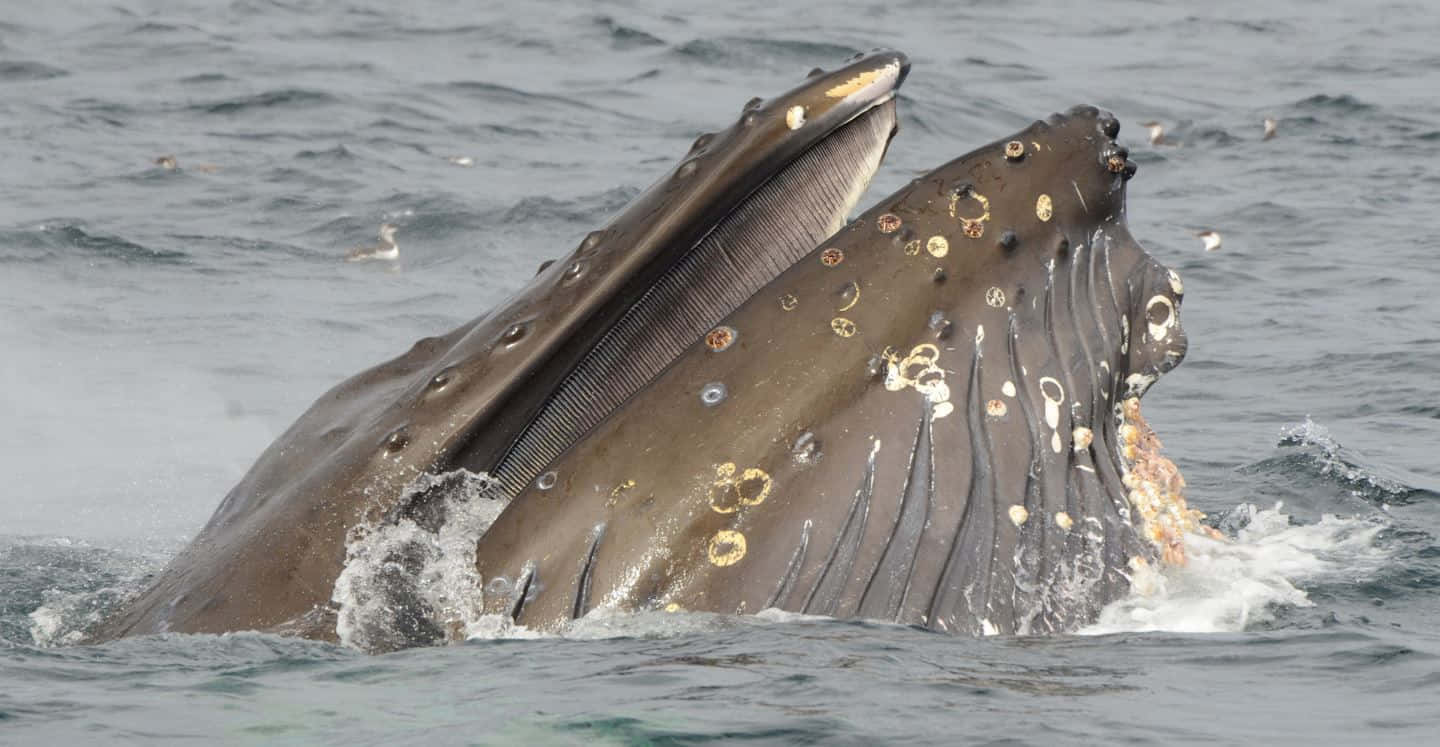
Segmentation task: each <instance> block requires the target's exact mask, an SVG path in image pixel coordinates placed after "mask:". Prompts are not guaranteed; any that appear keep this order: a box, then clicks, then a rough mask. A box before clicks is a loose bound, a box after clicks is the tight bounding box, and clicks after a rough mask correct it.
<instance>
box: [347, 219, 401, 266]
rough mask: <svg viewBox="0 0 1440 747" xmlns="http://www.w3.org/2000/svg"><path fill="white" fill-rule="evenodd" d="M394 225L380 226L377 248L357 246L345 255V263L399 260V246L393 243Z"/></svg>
mask: <svg viewBox="0 0 1440 747" xmlns="http://www.w3.org/2000/svg"><path fill="white" fill-rule="evenodd" d="M396 228H397V226H396V225H395V224H394V223H381V224H380V244H379V246H357V247H355V248H354V249H351V250H350V251H349V253H347V254H346V255H345V261H346V262H365V261H367V260H371V259H388V260H394V259H399V258H400V245H399V244H396V243H395V230H396Z"/></svg>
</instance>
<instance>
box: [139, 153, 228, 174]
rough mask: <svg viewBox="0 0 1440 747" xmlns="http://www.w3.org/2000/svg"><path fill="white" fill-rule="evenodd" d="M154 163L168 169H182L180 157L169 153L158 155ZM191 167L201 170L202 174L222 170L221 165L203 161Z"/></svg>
mask: <svg viewBox="0 0 1440 747" xmlns="http://www.w3.org/2000/svg"><path fill="white" fill-rule="evenodd" d="M153 163H154V164H155V165H156V166H159V167H160V168H162V169H164V170H166V171H178V170H179V169H180V161H179V159H177V158H175V156H173V155H170V154H168V153H167V154H165V155H163V156H157V157H156V158H155V160H154V161H153ZM190 168H191V169H193V170H195V171H199V172H200V173H202V174H212V173H214V172H216V171H219V170H220V167H219V166H216V165H215V164H213V163H202V164H198V165H196V166H191V167H190Z"/></svg>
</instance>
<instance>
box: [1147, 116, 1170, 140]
mask: <svg viewBox="0 0 1440 747" xmlns="http://www.w3.org/2000/svg"><path fill="white" fill-rule="evenodd" d="M1140 126H1141V127H1144V128H1145V129H1147V130H1149V131H1150V144H1151V145H1161V144H1165V145H1168V144H1169V143H1170V141H1168V140H1166V139H1165V125H1162V124H1160V123H1159V122H1141V123H1140Z"/></svg>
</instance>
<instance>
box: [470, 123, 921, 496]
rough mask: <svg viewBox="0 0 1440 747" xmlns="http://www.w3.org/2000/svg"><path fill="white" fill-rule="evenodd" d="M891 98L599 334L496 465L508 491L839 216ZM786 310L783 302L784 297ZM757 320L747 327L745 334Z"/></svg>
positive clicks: (885, 136) (787, 172) (876, 155)
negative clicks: (596, 341)
mask: <svg viewBox="0 0 1440 747" xmlns="http://www.w3.org/2000/svg"><path fill="white" fill-rule="evenodd" d="M894 125H895V109H894V103H893V102H889V103H886V104H884V105H881V106H878V107H876V108H874V109H871V110H870V111H868V112H866V113H865V114H863V115H861V116H860V117H858V118H856V119H855V120H854V121H852V122H850V123H848V124H846V125H845V126H843V127H841V128H840V129H838V130H837V131H836V132H835V133H834V134H832V135H830V136H829V137H827V138H825V139H824V140H822V141H821V142H819V143H817V144H816V145H815V146H813V147H811V148H810V149H809V150H808V151H806V152H805V153H803V154H801V155H800V156H799V157H798V158H797V159H796V160H795V161H794V162H793V163H791V164H790V165H789V166H787V167H786V168H785V169H784V170H783V171H781V172H780V173H779V174H777V175H776V176H775V177H774V178H772V179H771V180H770V181H769V182H768V183H766V184H765V185H764V186H762V187H760V188H759V189H758V190H756V191H755V193H754V194H752V195H750V197H748V198H747V199H746V200H745V201H744V203H742V204H741V205H740V207H739V208H737V209H736V210H735V212H734V213H732V214H731V215H730V216H729V217H727V218H726V219H725V220H724V221H722V222H721V223H720V224H719V225H717V226H716V228H715V229H714V230H713V231H711V232H710V233H709V234H708V235H707V236H706V237H705V238H704V239H703V240H702V241H700V242H699V243H698V244H697V245H696V246H695V247H694V248H693V249H692V250H691V251H690V252H689V253H687V254H686V255H685V257H683V258H682V259H681V260H679V261H678V262H676V263H675V264H674V265H673V266H672V267H671V268H669V269H668V270H667V271H666V272H665V273H664V274H663V275H662V276H661V277H660V278H659V279H658V280H657V281H656V282H655V283H654V284H653V285H651V286H650V288H649V289H647V290H646V292H645V293H644V294H643V295H641V296H640V298H639V299H638V300H637V301H636V302H635V303H634V304H632V305H631V306H630V308H629V309H628V310H627V311H626V312H625V313H624V314H623V315H622V316H621V317H620V319H619V321H618V322H617V323H616V324H614V325H613V326H612V327H611V328H610V329H609V330H607V331H606V332H605V334H604V335H602V336H601V338H600V340H599V342H598V343H596V344H595V346H594V347H593V348H592V349H591V350H590V351H589V353H587V354H586V355H585V356H584V357H583V358H582V359H581V361H580V363H579V364H578V365H577V366H576V367H575V369H574V370H573V371H571V372H570V373H569V374H568V375H567V376H566V378H565V379H564V380H563V381H562V382H561V384H560V385H559V387H558V388H557V389H556V391H555V392H554V394H553V396H551V397H550V399H548V400H547V401H546V402H545V403H544V404H543V405H542V406H541V408H540V409H539V411H538V412H537V413H536V414H535V416H534V417H533V418H532V419H531V421H530V422H529V424H528V425H527V426H526V427H525V428H524V429H523V431H522V432H521V433H520V435H519V436H518V437H517V438H516V440H515V441H514V442H513V443H512V444H511V446H510V447H509V449H508V450H507V451H506V452H505V454H504V456H502V457H501V458H500V460H499V463H498V464H497V465H496V466H495V467H494V468H493V469H492V470H491V474H493V475H494V476H495V477H496V478H498V479H499V480H500V482H501V485H502V487H503V489H504V490H505V492H506V493H507V494H508V495H512V496H513V495H515V494H517V493H518V492H519V491H520V490H521V489H522V488H524V486H525V485H526V484H527V483H529V482H530V481H531V480H533V479H535V476H536V475H538V474H540V472H541V470H542V469H544V467H545V465H547V464H549V463H550V462H551V461H553V460H554V459H555V458H556V457H558V456H560V454H562V453H563V452H564V451H565V450H566V449H568V448H569V447H570V445H571V444H573V443H574V442H575V441H576V440H577V439H579V438H580V437H581V436H583V435H584V434H585V433H586V432H587V431H589V430H590V429H591V428H593V427H594V426H596V425H597V424H599V423H600V422H601V421H602V420H604V419H605V417H606V416H608V415H609V414H610V413H611V412H613V411H614V410H615V409H616V408H618V407H619V406H620V405H621V404H622V403H624V402H625V400H626V399H628V398H629V397H630V396H631V395H632V394H634V393H635V392H636V391H638V390H639V389H640V388H641V387H643V386H644V385H645V384H646V383H648V382H649V381H650V380H651V379H653V378H654V377H655V376H656V375H657V374H659V373H660V371H661V370H663V369H664V368H665V367H666V366H668V365H669V364H670V363H671V362H672V361H673V360H675V358H677V357H678V356H679V355H680V354H681V353H682V352H683V351H684V350H686V349H687V348H689V347H690V346H692V345H694V344H696V343H697V341H699V340H700V339H701V338H702V337H703V336H704V335H705V334H706V332H708V331H709V330H710V329H711V328H713V327H714V326H715V325H716V324H717V323H718V322H719V321H720V320H722V319H723V318H725V316H727V315H728V314H729V313H730V312H732V311H734V310H735V309H736V308H738V307H739V306H740V304H742V303H744V302H745V300H746V299H748V298H749V297H750V296H751V295H753V294H754V293H755V292H756V291H757V290H759V289H760V288H761V287H762V286H764V285H765V283H767V282H769V281H770V280H772V279H774V278H775V277H776V276H778V275H779V274H780V273H781V272H783V271H784V270H785V269H787V268H788V267H790V266H791V265H792V264H794V263H795V262H796V261H797V260H798V259H799V258H800V257H803V256H804V255H805V254H807V253H809V252H810V251H811V250H812V249H813V248H814V247H815V246H816V245H817V244H818V243H819V242H820V241H821V240H823V239H825V238H826V237H828V236H830V235H831V234H832V233H834V232H835V231H836V230H838V229H839V228H840V227H841V226H842V225H844V221H845V218H846V216H847V215H848V214H849V212H850V211H851V210H852V209H853V208H854V206H855V204H856V203H857V202H859V199H860V196H861V194H862V193H863V192H864V191H865V188H866V187H867V186H868V185H869V182H870V177H871V176H872V175H874V173H875V171H876V169H878V168H879V165H880V159H881V158H882V157H883V156H884V153H885V147H886V145H887V144H888V142H889V140H890V134H891V132H892V130H893V128H894ZM777 309H778V306H777ZM751 332H753V331H751V330H743V329H742V330H738V331H737V334H738V335H739V337H740V339H743V338H744V336H745V335H746V334H747V333H751Z"/></svg>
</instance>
